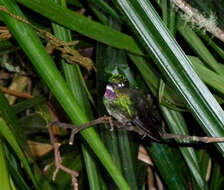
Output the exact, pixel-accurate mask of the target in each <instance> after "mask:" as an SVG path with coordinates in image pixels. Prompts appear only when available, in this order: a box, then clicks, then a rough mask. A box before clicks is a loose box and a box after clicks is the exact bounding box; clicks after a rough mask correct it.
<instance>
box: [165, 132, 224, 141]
mask: <svg viewBox="0 0 224 190" xmlns="http://www.w3.org/2000/svg"><path fill="white" fill-rule="evenodd" d="M161 137H162V139H163V140H170V139H175V140H182V141H185V142H184V143H192V142H202V143H219V142H224V137H199V136H189V135H181V134H171V133H162V134H161Z"/></svg>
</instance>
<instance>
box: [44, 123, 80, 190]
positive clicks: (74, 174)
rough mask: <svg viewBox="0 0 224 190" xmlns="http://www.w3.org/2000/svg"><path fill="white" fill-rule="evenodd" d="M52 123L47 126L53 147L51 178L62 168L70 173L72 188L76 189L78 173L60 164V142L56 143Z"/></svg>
mask: <svg viewBox="0 0 224 190" xmlns="http://www.w3.org/2000/svg"><path fill="white" fill-rule="evenodd" d="M51 127H52V124H51V125H49V126H48V132H49V135H50V141H51V144H52V145H53V147H54V159H55V160H54V163H55V167H56V169H55V171H54V174H53V176H52V179H53V180H55V178H56V175H57V173H58V172H59V170H60V169H61V170H63V171H64V172H66V173H68V174H70V175H71V176H72V185H73V187H74V190H78V189H79V188H78V180H77V177H78V176H79V173H78V172H76V171H74V170H71V169H69V168H67V167H65V166H63V165H62V164H61V162H62V158H61V154H60V150H59V148H60V146H61V144H60V143H57V142H56V140H55V137H54V134H53V131H52V128H51Z"/></svg>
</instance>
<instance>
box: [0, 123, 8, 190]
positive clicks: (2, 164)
mask: <svg viewBox="0 0 224 190" xmlns="http://www.w3.org/2000/svg"><path fill="white" fill-rule="evenodd" d="M0 127H2V126H1V120H0ZM0 171H1V172H0V189H4V190H11V186H10V181H9V172H8V168H7V164H6V159H5V155H4V152H3V141H2V137H1V138H0Z"/></svg>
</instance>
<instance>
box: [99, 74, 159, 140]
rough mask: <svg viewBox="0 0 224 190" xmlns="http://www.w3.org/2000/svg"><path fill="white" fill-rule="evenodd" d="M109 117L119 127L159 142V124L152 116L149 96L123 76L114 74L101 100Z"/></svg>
mask: <svg viewBox="0 0 224 190" xmlns="http://www.w3.org/2000/svg"><path fill="white" fill-rule="evenodd" d="M103 102H104V105H105V107H106V110H107V112H108V113H109V115H110V116H112V117H113V118H115V119H116V120H117V121H118V122H119V125H120V126H119V127H122V128H125V129H126V130H130V131H135V132H138V133H139V134H140V135H143V136H148V137H150V138H151V139H153V140H155V141H157V142H160V141H161V140H162V138H161V135H160V134H161V122H160V121H159V120H158V119H157V118H156V117H155V116H154V115H153V113H152V106H151V102H152V101H151V96H150V95H149V94H146V93H145V92H144V91H142V90H140V89H138V88H135V87H133V86H131V85H130V84H129V82H128V80H127V79H126V77H125V76H123V75H120V74H116V75H113V76H112V77H111V78H110V79H109V84H107V86H106V91H105V94H104V98H103Z"/></svg>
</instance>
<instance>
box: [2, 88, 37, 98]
mask: <svg viewBox="0 0 224 190" xmlns="http://www.w3.org/2000/svg"><path fill="white" fill-rule="evenodd" d="M0 88H1V90H2V92H4V93H6V94H9V95H12V96H16V97H20V98H27V99H30V98H33V96H32V95H30V94H28V93H22V92H18V91H15V90H11V89H9V88H5V87H0Z"/></svg>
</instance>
